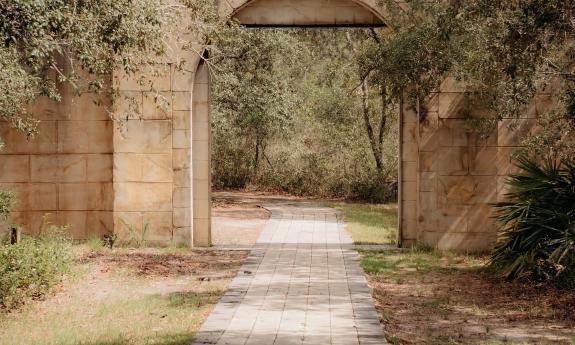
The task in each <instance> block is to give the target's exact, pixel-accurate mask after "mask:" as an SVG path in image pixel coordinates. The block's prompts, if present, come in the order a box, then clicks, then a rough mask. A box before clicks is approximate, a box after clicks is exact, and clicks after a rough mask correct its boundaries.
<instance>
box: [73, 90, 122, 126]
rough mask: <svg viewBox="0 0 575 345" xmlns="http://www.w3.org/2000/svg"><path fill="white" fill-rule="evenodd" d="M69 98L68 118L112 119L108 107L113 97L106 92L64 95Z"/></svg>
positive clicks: (82, 119)
mask: <svg viewBox="0 0 575 345" xmlns="http://www.w3.org/2000/svg"><path fill="white" fill-rule="evenodd" d="M64 97H68V98H69V109H68V111H67V114H66V116H65V119H68V120H77V121H106V120H110V113H109V111H108V109H109V108H110V107H111V105H112V99H111V97H109V96H108V95H106V94H100V95H96V94H93V93H83V94H81V95H79V96H72V95H64Z"/></svg>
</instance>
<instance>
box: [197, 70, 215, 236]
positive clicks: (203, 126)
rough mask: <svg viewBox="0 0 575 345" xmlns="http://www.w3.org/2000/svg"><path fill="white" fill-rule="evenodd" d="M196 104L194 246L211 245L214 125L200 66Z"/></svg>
mask: <svg viewBox="0 0 575 345" xmlns="http://www.w3.org/2000/svg"><path fill="white" fill-rule="evenodd" d="M192 99H193V102H192V193H193V210H192V217H193V225H192V226H193V245H194V247H209V246H210V245H211V200H212V198H211V164H210V163H211V125H210V75H209V69H208V66H207V65H206V64H205V63H203V62H202V63H200V64H199V65H198V69H197V71H196V76H195V83H194V93H193V98H192Z"/></svg>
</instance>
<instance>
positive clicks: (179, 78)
mask: <svg viewBox="0 0 575 345" xmlns="http://www.w3.org/2000/svg"><path fill="white" fill-rule="evenodd" d="M194 78H195V74H194V73H193V72H192V71H188V70H185V69H183V68H178V67H177V66H175V65H173V66H172V91H192V89H193V86H194Z"/></svg>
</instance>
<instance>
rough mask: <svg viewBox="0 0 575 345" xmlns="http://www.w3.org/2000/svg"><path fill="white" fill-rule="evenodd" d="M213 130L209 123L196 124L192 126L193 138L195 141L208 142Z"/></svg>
mask: <svg viewBox="0 0 575 345" xmlns="http://www.w3.org/2000/svg"><path fill="white" fill-rule="evenodd" d="M211 131H212V128H211V126H210V123H209V122H194V123H193V125H192V138H193V140H194V141H208V140H209V139H210V134H211Z"/></svg>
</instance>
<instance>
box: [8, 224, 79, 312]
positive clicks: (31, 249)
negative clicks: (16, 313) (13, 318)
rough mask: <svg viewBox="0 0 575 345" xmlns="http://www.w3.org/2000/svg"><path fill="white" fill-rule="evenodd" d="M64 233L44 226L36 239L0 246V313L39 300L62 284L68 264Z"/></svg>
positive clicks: (69, 256)
mask: <svg viewBox="0 0 575 345" xmlns="http://www.w3.org/2000/svg"><path fill="white" fill-rule="evenodd" d="M66 229H67V228H66V227H56V226H53V225H47V226H45V227H44V228H43V230H42V232H41V234H40V235H39V236H38V237H35V238H31V237H27V238H25V239H24V240H23V241H22V242H21V243H19V244H16V245H9V244H0V310H2V309H4V310H12V309H14V308H17V307H18V306H20V305H22V304H23V303H24V302H25V301H26V300H27V299H29V298H41V297H43V296H45V295H46V294H47V293H49V292H50V291H51V289H52V288H53V287H54V286H55V285H56V284H58V283H60V282H61V281H62V278H63V277H64V275H65V274H66V273H67V272H68V271H69V268H70V264H71V260H72V255H71V242H70V241H69V240H68V239H67V238H66V237H65V230H66Z"/></svg>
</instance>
